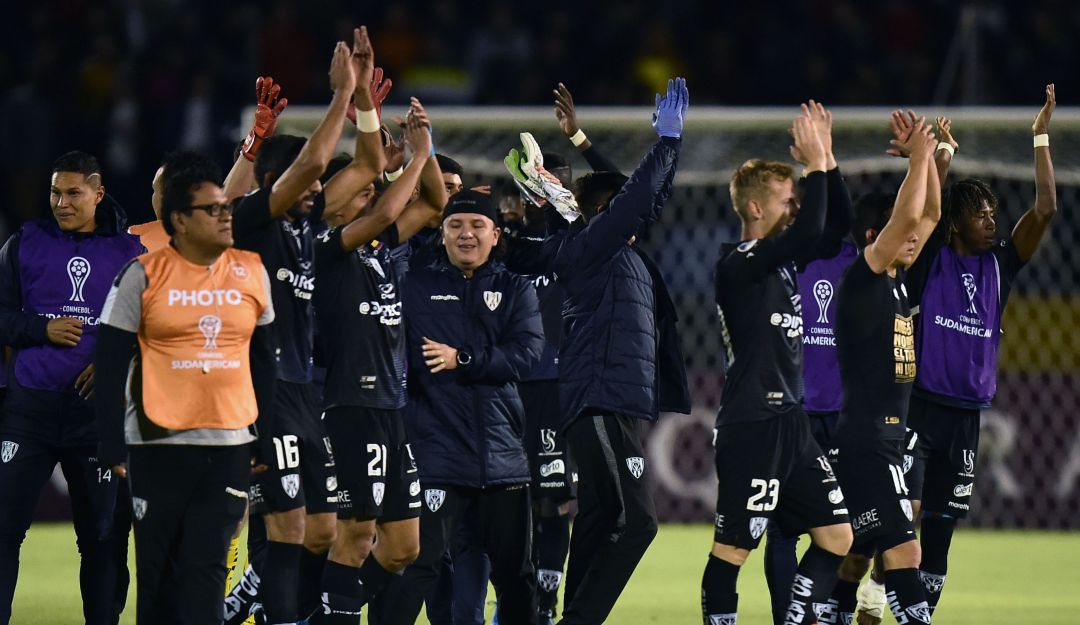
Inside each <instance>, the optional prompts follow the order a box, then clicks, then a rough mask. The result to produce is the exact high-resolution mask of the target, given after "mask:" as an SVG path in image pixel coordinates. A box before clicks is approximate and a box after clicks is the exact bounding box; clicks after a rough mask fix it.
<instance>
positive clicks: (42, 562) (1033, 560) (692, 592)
mask: <svg viewBox="0 0 1080 625" xmlns="http://www.w3.org/2000/svg"><path fill="white" fill-rule="evenodd" d="M711 535H712V532H711V529H710V528H709V527H708V526H705V525H696V526H681V525H665V526H663V527H662V528H661V530H660V534H659V536H658V537H657V539H656V542H654V543H653V545H652V547H651V548H650V549H649V552H648V553H647V554H646V556H645V559H644V561H642V563H641V565H640V566H639V567H638V569H637V573H636V574H635V575H634V578H633V579H632V580H631V581H630V585H629V587H627V589H626V591H625V592H623V595H622V598H621V599H620V600H619V603H618V604H617V605H616V606H615V611H614V612H613V613H612V615H611V618H610V619H609V620H608V622H609V623H617V624H620V625H622V624H626V625H636V624H638V623H641V624H646V623H663V624H669V623H687V624H693V623H700V622H701V615H700V608H699V605H700V590H699V587H700V583H701V571H702V568H703V566H704V563H705V554H706V552H707V550H708V548H709V546H710V541H711ZM803 543H804V544H805V540H804V541H803ZM132 573H133V575H134V564H132ZM739 595H740V610H739V624H740V625H767V624H768V623H770V622H771V621H770V619H769V615H768V596H767V591H766V588H765V581H764V575H763V574H762V564H761V555H760V554H759V553H755V554H752V555H751V557H750V561H749V562H748V563H747V565H746V567H745V571H744V573H743V574H742V576H741V578H740V581H739ZM944 597H945V598H944V601H943V602H942V605H941V608H940V609H939V610H938V611H937V613H936V614H935V619H934V622H935V623H938V624H946V625H1015V624H1017V623H1024V624H1038V625H1076V624H1077V623H1080V532H1073V533H1062V532H1005V531H961V532H960V533H958V534H957V536H956V538H955V539H954V540H953V553H952V557H951V558H950V564H949V582H948V585H947V586H946V589H945V596H944ZM134 605H135V588H134V585H133V586H132V589H131V592H130V593H129V597H128V609H127V610H126V611H125V612H124V618H123V619H122V620H121V622H122V623H134V622H135V618H134ZM488 607H489V612H490V609H491V605H490V604H489V606H488ZM419 622H421V623H426V621H425V620H423V619H421V620H420V621H419ZM12 623H13V624H15V625H22V624H28V625H53V624H57V625H66V624H69V623H71V624H76V623H82V613H81V608H80V602H79V585H78V556H77V555H76V552H75V540H74V534H73V532H72V530H71V527H70V526H67V525H38V526H35V527H34V528H33V529H31V531H30V534H29V536H28V537H27V539H26V543H25V544H24V545H23V551H22V570H21V574H20V578H19V587H18V589H17V591H16V593H15V605H14V615H13V618H12ZM886 623H892V618H891V617H888V618H887V619H886Z"/></svg>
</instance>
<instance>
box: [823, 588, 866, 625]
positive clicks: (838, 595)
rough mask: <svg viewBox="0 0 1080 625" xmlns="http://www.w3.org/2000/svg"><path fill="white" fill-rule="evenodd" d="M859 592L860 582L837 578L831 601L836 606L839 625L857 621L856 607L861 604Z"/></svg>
mask: <svg viewBox="0 0 1080 625" xmlns="http://www.w3.org/2000/svg"><path fill="white" fill-rule="evenodd" d="M858 592H859V582H848V581H844V580H842V579H838V580H836V585H835V586H833V591H832V599H830V600H829V603H832V604H835V606H836V612H837V619H836V622H837V623H838V624H839V625H851V624H852V623H854V622H855V607H856V606H858V604H859V598H858Z"/></svg>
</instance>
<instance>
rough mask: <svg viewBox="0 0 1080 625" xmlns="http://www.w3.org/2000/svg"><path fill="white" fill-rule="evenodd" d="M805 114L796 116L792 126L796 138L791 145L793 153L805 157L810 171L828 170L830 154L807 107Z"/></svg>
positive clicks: (804, 108)
mask: <svg viewBox="0 0 1080 625" xmlns="http://www.w3.org/2000/svg"><path fill="white" fill-rule="evenodd" d="M803 111H804V112H803V114H802V115H799V116H798V117H796V118H795V121H794V123H793V124H792V126H791V136H792V138H793V139H795V145H793V146H792V147H791V153H792V155H794V154H796V153H798V154H800V155H802V157H803V158H804V159H805V161H801V162H804V163H805V164H806V167H807V169H809V170H810V171H826V167H827V166H828V154H827V153H826V152H825V146H824V145H823V144H822V142H821V137H820V133H819V132H818V129H817V125H816V124H815V123H814V120H813V118H812V117H811V116H810V113H809V111H808V110H806V107H805V106H804V107H803Z"/></svg>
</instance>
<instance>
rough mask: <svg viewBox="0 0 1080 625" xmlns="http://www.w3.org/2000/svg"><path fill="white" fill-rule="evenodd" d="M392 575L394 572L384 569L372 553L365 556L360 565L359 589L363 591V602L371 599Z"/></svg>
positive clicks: (394, 575) (392, 577) (393, 575)
mask: <svg viewBox="0 0 1080 625" xmlns="http://www.w3.org/2000/svg"><path fill="white" fill-rule="evenodd" d="M394 577H396V574H394V573H391V572H390V571H387V570H386V569H384V568H383V566H382V565H381V564H379V561H378V560H377V559H376V558H375V554H374V553H372V554H371V555H369V556H368V557H367V558H365V559H364V564H363V565H361V566H360V591H361V592H362V593H363V595H362V597H363V600H364V603H367V602H369V601H371V598H372V597H374V596H375V595H377V594H379V591H380V590H382V589H383V586H386V584H388V583H389V582H390V580H392V579H394Z"/></svg>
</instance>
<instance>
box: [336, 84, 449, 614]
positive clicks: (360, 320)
mask: <svg viewBox="0 0 1080 625" xmlns="http://www.w3.org/2000/svg"><path fill="white" fill-rule="evenodd" d="M361 114H362V113H361ZM406 120H407V121H406V128H405V143H406V145H407V146H408V148H409V150H410V152H411V153H412V159H411V160H410V161H409V164H408V165H407V166H406V167H405V168H404V170H403V171H402V173H401V175H400V176H398V177H397V178H396V179H395V180H394V182H392V183H390V185H389V187H387V188H386V190H385V191H383V192H382V193H381V194H380V195H379V196H378V199H377V200H376V201H375V202H374V204H371V203H370V200H369V198H368V197H367V196H366V193H367V191H366V189H367V187H369V186H370V184H371V183H370V182H369V178H368V177H367V176H363V175H355V174H352V173H351V172H349V170H348V169H345V170H343V171H342V172H340V173H338V174H337V175H336V176H335V177H334V178H332V179H331V180H330V181H329V182H328V184H327V189H328V191H329V190H331V189H332V188H334V187H335V186H337V185H340V184H345V185H352V186H351V188H352V189H353V190H354V191H356V192H358V193H357V195H358V196H359V200H358V201H354V203H352V204H350V205H349V206H348V207H346V208H345V209H344V210H342V211H341V212H340V213H338V214H337V215H335V216H334V217H333V218H332V219H331V220H330V226H331V229H330V230H329V231H328V232H326V233H325V234H324V235H322V236H320V237H319V239H318V241H317V242H316V245H315V261H316V264H315V267H316V279H317V281H318V284H319V288H318V289H317V290H316V291H315V300H314V302H315V311H316V314H317V316H318V319H319V331H320V333H321V334H322V335H323V336H325V337H327V338H328V339H330V340H327V341H326V343H325V354H326V363H327V382H326V388H325V396H324V397H325V399H324V406H325V411H326V412H325V414H324V417H323V418H324V421H325V424H326V430H327V433H328V434H329V435H330V441H331V443H332V445H333V446H334V447H335V448H336V449H339V450H349V453H339V454H338V456H337V479H338V489H337V492H338V528H337V538H336V539H335V541H334V544H333V546H332V547H331V549H330V557H329V560H328V562H327V564H326V568H325V571H324V573H323V595H322V597H323V615H324V616H323V622H325V623H327V624H328V625H330V624H333V623H342V624H343V625H344V624H346V623H356V622H357V620H358V616H359V614H360V608H361V607H362V606H363V605H364V604H365V603H367V602H368V601H369V600H370V599H371V598H372V597H373V596H375V595H377V594H378V592H379V589H380V587H381V586H382V585H383V584H385V582H386V581H387V580H389V579H391V577H392V576H393V574H395V573H397V572H399V571H400V570H401V569H404V568H405V567H406V566H407V565H408V564H409V563H410V562H412V561H413V560H415V558H416V555H417V553H418V551H419V549H420V538H419V517H420V505H421V504H420V482H419V475H418V472H417V468H416V463H415V460H414V458H413V455H412V451H411V450H410V448H409V444H408V442H407V439H406V436H405V423H404V421H403V417H402V411H403V409H404V407H405V397H406V388H405V334H404V330H403V328H402V303H401V275H400V266H401V263H399V262H396V261H395V260H394V259H392V258H391V256H390V250H391V249H392V248H394V247H396V246H397V241H398V239H399V238H408V237H411V236H412V235H413V234H415V233H416V232H417V231H418V230H419V229H420V228H421V227H423V225H424V224H426V223H427V222H428V221H430V220H431V219H432V218H433V217H437V216H438V214H439V213H440V212H441V210H442V205H443V204H445V200H446V191H445V189H444V186H443V184H442V176H441V174H440V171H439V167H438V163H437V162H436V159H435V158H434V157H433V156H432V150H431V133H430V131H429V128H430V122H429V121H428V119H427V116H426V114H425V113H424V111H423V108H422V107H421V106H420V104H419V102H418V101H415V100H414V104H413V106H412V108H410V112H409V115H408V116H407V118H406ZM350 177H352V178H353V180H349V178H350ZM341 178H344V179H341ZM422 178H423V179H424V180H423V181H422V180H421V179H422ZM361 184H362V185H363V186H360V185H361ZM418 185H419V186H420V187H421V188H422V196H427V197H426V198H425V199H420V200H418V201H414V202H411V203H410V198H411V197H412V195H413V191H414V189H415V188H416V187H417V186H418ZM346 188H349V187H346ZM428 198H430V199H428ZM357 346H364V347H363V349H357ZM376 537H377V539H376ZM373 542H374V545H375V547H374V548H372V543H373ZM358 582H359V583H358ZM374 618H375V617H374V616H372V619H374Z"/></svg>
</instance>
